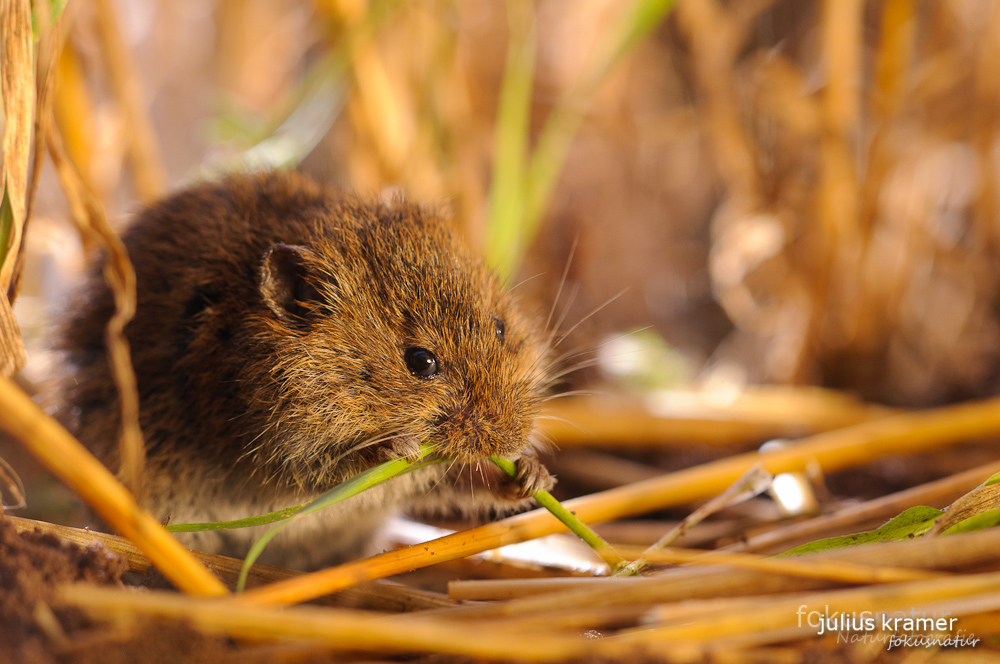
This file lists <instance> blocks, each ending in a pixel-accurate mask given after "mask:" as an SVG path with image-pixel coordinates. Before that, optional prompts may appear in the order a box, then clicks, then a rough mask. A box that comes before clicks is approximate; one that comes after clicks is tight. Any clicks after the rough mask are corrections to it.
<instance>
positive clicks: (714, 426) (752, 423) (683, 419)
mask: <svg viewBox="0 0 1000 664" xmlns="http://www.w3.org/2000/svg"><path fill="white" fill-rule="evenodd" d="M892 412H894V411H892V410H890V409H887V408H882V407H878V406H872V405H868V404H863V403H860V402H858V401H855V400H854V399H851V398H849V397H847V396H845V395H843V394H841V393H837V392H832V391H829V390H822V389H818V388H789V387H759V388H753V389H748V390H746V391H744V392H742V393H741V394H740V395H739V396H738V397H735V398H723V397H720V396H719V395H713V394H711V393H704V392H699V391H689V392H685V391H671V392H662V393H659V394H654V395H653V396H651V397H649V398H648V399H646V400H645V402H644V403H637V402H636V401H635V400H624V399H614V398H607V397H603V398H598V397H578V398H573V399H563V400H558V401H553V402H551V403H550V404H548V405H547V406H546V413H545V414H546V415H547V416H549V417H545V418H543V419H541V420H540V421H539V428H540V430H541V431H542V432H543V433H544V434H545V435H547V436H549V437H550V438H552V439H553V440H555V441H556V442H557V443H558V444H559V447H560V448H567V447H575V446H589V445H600V446H601V447H608V446H610V445H613V446H615V447H619V446H620V447H658V446H662V445H671V444H672V445H689V444H691V443H692V442H698V443H705V444H709V445H720V446H744V445H746V444H748V443H751V442H759V441H763V440H767V439H769V438H775V437H779V436H792V435H794V436H800V435H802V434H803V433H813V432H819V431H828V430H830V429H838V428H841V427H845V426H849V425H852V424H858V423H860V422H865V421H868V420H872V419H876V418H879V417H883V416H885V415H888V414H891V413H892Z"/></svg>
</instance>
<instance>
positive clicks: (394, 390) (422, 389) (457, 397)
mask: <svg viewBox="0 0 1000 664" xmlns="http://www.w3.org/2000/svg"><path fill="white" fill-rule="evenodd" d="M122 239H123V241H124V243H125V245H126V247H127V249H128V252H129V255H130V257H131V259H132V262H133V264H134V266H135V270H136V277H137V289H138V302H137V311H136V315H135V318H134V320H133V321H132V322H131V323H130V324H129V326H128V327H127V329H126V336H127V338H128V341H129V343H130V345H131V349H132V359H133V363H134V366H135V371H136V376H137V379H138V386H139V399H140V411H141V412H140V424H141V428H142V431H143V434H144V436H145V440H146V449H147V474H148V487H147V489H148V491H147V496H148V502H149V506H150V508H151V509H152V510H153V511H154V513H155V514H156V515H157V516H158V517H160V518H170V519H171V520H172V521H173V522H175V523H182V522H200V521H217V520H228V519H234V518H240V517H246V516H252V515H256V514H260V513H264V512H268V511H271V510H275V509H278V508H282V507H287V506H290V505H296V504H300V503H302V502H304V501H307V500H309V499H311V498H313V497H315V496H316V495H318V494H320V493H322V492H323V491H325V490H327V489H329V488H331V487H332V486H334V485H336V484H337V483H339V482H341V481H343V480H345V479H347V478H349V477H350V476H352V475H354V474H356V473H358V472H360V471H363V470H365V469H367V468H370V467H371V466H373V465H375V464H377V463H380V462H381V461H384V460H386V459H390V458H397V457H412V456H413V455H414V454H415V453H416V450H417V448H418V446H419V445H421V444H422V443H432V444H433V445H435V447H436V449H437V451H438V452H439V453H440V455H442V456H444V457H448V458H450V459H453V460H454V461H453V462H452V463H450V464H438V465H435V466H431V467H428V468H424V469H422V470H420V471H417V472H414V473H410V474H407V475H403V476H400V477H397V478H396V479H394V480H392V481H390V482H388V483H386V484H383V485H381V486H379V487H376V488H374V489H371V490H368V491H366V492H364V493H363V494H361V495H359V496H356V497H354V498H351V499H348V500H347V501H345V502H343V503H340V504H338V505H336V506H333V507H331V508H328V509H326V510H324V511H322V512H320V513H318V514H315V515H312V516H310V517H309V518H306V519H302V520H301V521H300V522H298V523H296V524H294V525H293V526H292V527H289V528H286V530H285V531H284V532H283V533H282V535H281V536H279V537H278V538H276V539H275V541H274V542H273V543H271V545H270V546H269V548H268V550H267V551H266V552H265V556H264V558H262V560H263V561H266V562H270V563H273V564H281V565H285V566H288V567H293V568H299V569H309V568H313V567H316V566H318V565H321V564H328V563H334V562H338V561H342V560H345V559H348V558H350V557H355V556H358V555H361V554H363V553H365V550H366V547H367V546H368V545H369V542H370V540H371V537H372V535H373V532H374V531H375V530H376V529H377V527H378V526H379V525H380V523H381V521H382V519H383V518H384V517H385V516H388V515H390V514H392V513H395V512H397V511H398V510H400V509H402V508H415V509H418V510H419V511H422V512H427V511H428V510H440V509H448V510H452V509H456V508H457V509H458V510H460V511H464V512H466V513H469V514H477V513H478V514H483V513H484V512H490V511H498V510H499V511H504V510H506V509H507V508H519V507H523V506H525V505H526V504H527V503H528V501H529V500H530V499H529V498H528V496H530V495H531V494H532V493H533V492H534V490H535V489H537V488H548V487H550V486H551V484H552V478H551V477H550V475H549V473H548V472H547V471H546V469H545V468H544V466H542V465H541V463H540V462H539V461H538V459H537V457H536V455H535V451H534V433H533V432H534V420H535V416H536V415H537V413H538V412H539V408H540V404H541V403H542V400H543V393H544V391H545V390H546V388H547V379H546V376H547V369H546V368H547V364H548V361H549V360H548V353H547V350H546V343H545V340H544V335H543V334H542V331H541V330H540V328H539V326H538V325H537V324H536V322H535V320H534V319H533V318H532V317H531V316H529V315H527V314H526V313H524V310H523V309H522V307H521V305H519V303H518V302H516V301H515V300H514V298H513V297H512V296H511V294H510V293H509V292H508V291H507V290H505V288H504V287H503V286H502V285H501V283H500V281H499V280H498V279H497V278H496V277H495V276H494V275H493V274H492V273H491V272H490V271H489V270H488V269H487V268H486V267H485V266H484V265H483V263H482V262H481V261H479V260H477V259H476V258H475V257H473V255H472V254H471V253H470V252H469V250H467V249H466V248H465V247H464V246H463V244H462V243H461V242H460V241H459V239H458V238H457V236H456V234H455V233H454V231H453V229H452V228H451V226H450V224H449V222H448V221H447V220H445V219H444V218H443V217H442V216H440V215H438V214H436V213H434V212H433V211H430V210H428V209H425V208H422V207H419V206H417V205H413V204H410V203H407V202H404V201H401V200H400V201H395V202H393V203H391V204H386V203H382V202H377V201H370V200H364V199H361V198H357V197H354V196H350V195H346V194H343V193H338V192H336V191H333V190H328V189H325V188H322V187H320V186H318V185H317V184H315V183H313V182H312V181H310V180H308V179H306V178H304V177H302V176H298V175H295V174H282V173H267V174H236V175H231V176H228V177H226V178H225V179H222V180H221V181H218V182H214V183H204V184H200V185H197V186H194V187H192V188H190V189H187V190H185V191H182V192H180V193H177V194H175V195H172V196H170V197H168V198H166V199H165V200H163V201H161V202H159V203H156V204H154V205H152V206H151V207H149V208H148V209H145V210H144V211H142V212H141V213H140V214H138V215H137V217H136V218H135V219H134V221H133V223H132V224H131V225H130V226H129V227H128V228H127V230H126V231H125V233H124V234H123V237H122ZM100 275H101V265H100V263H98V264H97V265H95V266H94V269H93V270H92V271H91V273H90V276H89V277H88V280H87V283H86V284H85V285H84V287H83V288H82V290H81V292H80V294H79V296H78V297H77V298H76V308H75V310H74V311H73V313H72V314H70V315H69V316H68V318H67V320H66V322H65V324H64V326H63V327H62V332H61V335H60V343H59V345H60V346H61V348H62V350H63V351H64V352H65V359H66V361H67V366H68V371H70V375H69V376H68V377H67V379H66V380H65V381H63V384H64V387H63V390H62V394H61V396H60V399H59V400H60V403H61V405H60V406H59V412H60V414H61V419H62V420H63V421H64V422H65V423H66V424H67V426H68V427H69V428H70V429H71V431H72V432H73V433H75V434H76V435H77V437H78V438H79V439H80V440H81V441H82V442H83V443H84V444H85V445H87V446H88V447H89V448H90V449H92V450H93V451H94V452H95V453H96V454H97V455H98V457H99V458H101V459H102V460H104V461H105V462H106V463H108V464H109V465H110V466H111V467H112V468H113V469H114V468H115V466H116V464H117V439H118V430H119V425H120V417H119V406H118V399H117V397H116V391H115V387H114V383H113V381H112V377H111V374H110V371H109V367H108V359H107V354H106V351H105V345H104V334H105V324H106V322H107V320H108V319H109V317H110V316H111V314H112V312H113V308H114V305H113V301H112V297H111V293H110V291H109V289H108V288H107V287H106V286H105V285H104V281H103V279H102V278H101V276H100ZM491 454H497V455H500V456H502V457H506V458H509V459H514V460H516V463H517V464H518V468H519V476H520V480H521V483H520V484H519V483H516V482H513V481H511V480H508V479H505V478H504V477H502V474H500V473H498V472H497V471H496V469H495V468H494V467H493V465H492V464H491V463H490V462H489V461H488V459H487V457H489V456H490V455H491ZM260 534H261V529H260V528H251V529H241V530H230V531H217V532H207V533H196V534H192V535H188V536H186V540H185V542H186V543H187V544H188V545H190V546H192V547H194V548H198V549H201V550H206V551H211V552H217V553H223V554H227V555H233V556H243V555H245V554H246V552H247V549H248V548H249V546H250V544H251V543H252V542H253V540H255V539H256V538H257V537H258V536H259V535H260Z"/></svg>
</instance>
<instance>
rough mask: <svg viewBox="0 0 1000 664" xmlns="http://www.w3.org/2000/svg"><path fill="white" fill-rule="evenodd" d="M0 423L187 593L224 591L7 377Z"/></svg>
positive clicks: (1, 385) (0, 396) (0, 387)
mask: <svg viewBox="0 0 1000 664" xmlns="http://www.w3.org/2000/svg"><path fill="white" fill-rule="evenodd" d="M0 412H3V414H4V416H3V419H2V420H0V427H2V428H3V429H5V430H6V431H7V432H8V433H10V435H11V436H12V437H14V438H16V439H17V440H18V441H20V442H21V444H22V445H24V446H25V447H26V448H27V449H28V450H29V451H30V452H31V453H32V454H33V455H35V457H36V458H37V459H38V460H39V461H40V462H41V463H42V464H43V465H44V466H45V467H46V468H48V469H49V470H50V471H51V472H52V473H53V474H54V475H55V476H56V477H58V478H59V479H60V480H61V481H62V482H63V483H64V484H66V486H68V487H69V488H70V489H72V490H73V491H75V492H76V493H77V494H78V495H79V496H80V497H81V498H82V499H83V501H84V502H85V503H87V504H88V505H90V506H91V507H92V508H93V510H94V511H95V512H96V513H97V514H98V515H99V516H100V517H101V518H102V519H104V520H105V521H107V522H108V523H109V524H110V525H111V526H112V527H113V528H115V529H116V530H118V531H119V532H121V533H122V534H123V535H125V536H126V537H128V538H129V539H130V540H131V541H132V542H134V543H135V544H136V546H138V547H139V548H140V549H142V551H143V552H144V553H145V554H146V556H147V557H148V558H149V559H150V560H151V561H153V564H154V565H156V567H157V569H159V570H160V571H161V572H162V573H163V574H164V576H166V577H167V578H168V579H170V580H171V581H172V582H173V583H174V584H175V585H176V586H177V587H178V588H180V589H182V590H184V591H185V592H189V593H193V594H199V595H222V594H225V593H226V589H225V587H224V586H223V585H222V583H221V582H220V581H219V580H218V579H217V578H215V577H214V576H212V574H211V573H210V572H209V571H208V570H207V569H205V567H204V566H203V565H202V564H201V563H199V562H198V561H197V560H195V559H194V557H192V556H191V554H190V552H189V551H188V550H187V549H185V548H184V547H183V546H181V545H180V543H179V542H178V541H177V540H176V539H174V538H173V537H172V536H171V535H170V534H169V533H168V532H167V531H166V530H164V529H163V527H162V526H161V525H160V523H159V522H158V521H157V520H156V519H155V518H153V516H152V515H151V514H149V513H148V512H145V511H144V510H142V509H141V508H140V507H139V506H138V505H137V504H136V502H135V499H134V498H133V496H132V494H130V493H129V492H128V490H127V489H125V487H123V486H122V485H121V484H120V483H119V482H118V480H117V479H115V476H114V475H112V474H111V472H110V471H109V470H108V469H107V468H105V467H104V466H103V465H102V464H101V462H100V461H98V460H97V459H96V458H95V457H94V455H93V454H91V453H90V452H89V451H88V450H87V449H85V448H84V447H83V446H82V445H81V444H80V443H79V442H77V440H76V439H75V438H73V436H71V435H70V433H69V432H68V431H66V429H64V428H62V427H61V426H60V425H59V424H58V423H56V421H55V420H53V419H52V418H51V417H49V416H48V415H46V414H45V413H44V412H43V411H42V410H41V408H39V407H38V405H37V404H35V402H33V401H32V400H31V398H30V397H28V395H27V394H25V393H24V392H23V391H22V390H21V389H20V388H19V387H17V386H16V385H15V384H14V383H13V382H12V381H10V380H9V379H7V378H2V377H0Z"/></svg>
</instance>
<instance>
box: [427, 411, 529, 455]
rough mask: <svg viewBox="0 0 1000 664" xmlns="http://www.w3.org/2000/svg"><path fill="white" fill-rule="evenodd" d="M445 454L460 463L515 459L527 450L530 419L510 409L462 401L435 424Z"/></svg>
mask: <svg viewBox="0 0 1000 664" xmlns="http://www.w3.org/2000/svg"><path fill="white" fill-rule="evenodd" d="M437 428H438V431H439V435H440V437H441V443H442V444H443V446H444V449H443V451H444V453H445V454H447V455H448V456H451V457H453V458H456V459H459V460H460V461H465V462H470V461H478V460H480V459H484V458H486V457H488V456H490V455H492V454H497V455H499V456H502V457H508V456H512V455H516V454H518V453H519V452H522V451H523V450H524V449H525V448H526V447H527V446H528V433H529V432H530V430H531V422H530V418H526V417H522V416H519V415H518V414H517V413H516V412H513V409H512V408H511V409H504V408H502V407H501V408H493V407H490V406H488V405H485V404H482V403H475V402H473V401H463V402H461V403H459V404H458V405H456V407H455V408H453V409H452V410H450V411H449V412H447V413H445V414H444V415H443V416H442V417H441V418H439V420H438V422H437Z"/></svg>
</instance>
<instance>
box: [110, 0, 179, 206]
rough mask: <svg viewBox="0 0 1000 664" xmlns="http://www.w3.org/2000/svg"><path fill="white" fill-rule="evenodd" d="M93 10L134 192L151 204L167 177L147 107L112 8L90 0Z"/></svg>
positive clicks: (137, 75)
mask: <svg viewBox="0 0 1000 664" xmlns="http://www.w3.org/2000/svg"><path fill="white" fill-rule="evenodd" d="M94 9H95V12H94V14H95V18H96V27H97V34H98V36H99V38H100V45H101V50H102V53H103V56H104V66H105V67H107V70H108V73H109V74H110V76H111V83H112V85H113V87H114V91H115V97H116V98H117V100H118V104H119V105H120V106H121V112H122V116H123V125H124V128H123V135H124V136H126V137H127V148H128V152H129V156H130V158H131V161H132V175H133V177H134V179H135V188H136V192H137V193H138V195H139V199H140V200H142V201H143V202H145V203H151V202H153V201H154V200H156V199H157V198H160V197H161V196H163V194H164V191H165V190H166V181H167V177H166V175H165V173H164V171H163V161H162V158H161V156H160V148H159V145H158V144H157V142H156V132H155V131H153V124H152V122H151V121H150V118H149V112H148V106H149V105H148V103H147V102H146V99H145V95H144V94H143V90H142V82H141V80H140V78H139V72H138V70H137V69H136V68H135V66H134V64H133V63H134V60H135V59H134V58H133V57H132V55H131V54H130V53H129V52H128V48H127V47H126V46H125V42H124V41H123V40H122V35H121V31H120V30H119V29H118V21H117V18H116V17H115V10H114V8H113V7H112V5H111V3H110V2H109V0H94Z"/></svg>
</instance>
